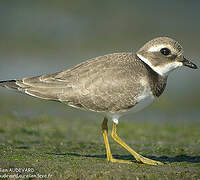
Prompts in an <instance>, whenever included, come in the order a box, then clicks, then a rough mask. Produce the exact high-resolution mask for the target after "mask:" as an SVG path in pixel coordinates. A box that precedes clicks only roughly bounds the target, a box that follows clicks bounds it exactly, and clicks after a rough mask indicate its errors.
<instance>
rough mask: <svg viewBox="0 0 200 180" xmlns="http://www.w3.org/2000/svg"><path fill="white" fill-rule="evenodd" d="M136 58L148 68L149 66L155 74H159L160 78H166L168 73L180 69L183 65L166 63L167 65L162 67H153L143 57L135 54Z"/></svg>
mask: <svg viewBox="0 0 200 180" xmlns="http://www.w3.org/2000/svg"><path fill="white" fill-rule="evenodd" d="M137 56H138V57H139V58H140V59H141V60H142V61H143V62H144V63H146V64H147V65H148V66H150V67H151V68H152V69H153V70H154V71H155V72H157V73H158V74H160V75H161V76H168V75H169V73H170V72H171V71H173V70H175V69H176V68H178V67H180V66H182V65H183V63H181V62H177V61H175V62H171V63H168V64H164V65H161V66H153V65H152V64H151V62H150V61H149V60H148V59H147V58H145V57H143V56H142V55H140V54H137Z"/></svg>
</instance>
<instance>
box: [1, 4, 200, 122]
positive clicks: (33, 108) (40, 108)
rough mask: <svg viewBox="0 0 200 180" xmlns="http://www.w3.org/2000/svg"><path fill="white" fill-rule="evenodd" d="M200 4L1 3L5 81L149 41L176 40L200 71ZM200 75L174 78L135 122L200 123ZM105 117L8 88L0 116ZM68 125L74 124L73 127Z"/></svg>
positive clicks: (186, 72) (175, 75)
mask: <svg viewBox="0 0 200 180" xmlns="http://www.w3.org/2000/svg"><path fill="white" fill-rule="evenodd" d="M199 19H200V1H181V0H177V1H172V0H168V1H159V0H154V1H141V0H138V1H135V0H124V1H119V0H109V1H108V0H101V1H94V0H93V1H92V0H84V1H81V0H77V1H72V0H67V1H53V0H48V1H45V0H43V1H37V0H34V1H25V0H21V1H10V0H3V1H0V25H1V26H0V80H6V79H16V78H22V77H24V76H25V77H26V76H27V77H28V76H36V75H40V74H47V73H52V72H57V71H61V70H64V69H67V68H70V67H72V66H74V65H76V64H78V63H80V62H82V61H84V60H87V59H89V58H92V57H96V56H100V55H104V54H108V53H113V52H124V51H127V52H131V51H133V52H135V51H137V50H138V49H139V48H140V47H141V46H142V45H143V44H144V43H145V42H147V41H149V40H151V39H152V38H155V37H158V36H169V37H172V38H174V39H176V40H178V41H179V42H180V43H181V45H182V46H183V47H184V52H185V57H187V58H188V59H191V60H193V62H194V63H196V64H197V65H200V50H199V49H200V48H199V47H200V46H199V43H200V20H199ZM199 82H200V70H192V69H189V68H187V67H183V68H181V69H179V70H177V71H175V72H173V73H172V74H171V75H170V77H169V80H168V85H167V89H166V90H165V92H164V94H163V95H162V96H161V98H160V99H159V100H158V101H157V102H155V103H154V104H153V105H152V106H151V107H150V108H147V109H146V110H145V111H143V112H140V113H137V114H134V115H133V114H132V115H128V116H126V117H123V119H126V120H129V121H131V120H135V121H149V120H152V121H158V122H160V121H172V122H173V121H174V122H180V123H184V122H191V121H196V122H198V121H199V117H200V83H199ZM4 115H14V116H17V117H27V118H35V117H40V116H45V115H47V116H53V117H54V116H55V117H62V118H66V121H70V120H72V119H73V120H76V119H79V120H81V119H89V120H93V119H102V117H101V115H96V114H94V113H87V112H84V111H79V110H74V109H72V108H70V107H68V106H66V105H64V104H61V103H56V102H49V101H44V100H40V99H36V98H32V97H28V96H25V95H21V94H18V93H15V92H11V91H7V90H6V89H3V88H0V116H4ZM66 124H67V123H66Z"/></svg>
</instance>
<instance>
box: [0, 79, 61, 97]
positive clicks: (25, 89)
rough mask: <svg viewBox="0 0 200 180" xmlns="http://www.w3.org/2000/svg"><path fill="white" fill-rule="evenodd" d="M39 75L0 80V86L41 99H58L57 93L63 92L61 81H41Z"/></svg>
mask: <svg viewBox="0 0 200 180" xmlns="http://www.w3.org/2000/svg"><path fill="white" fill-rule="evenodd" d="M41 77H42V76H41ZM41 77H32V78H23V79H18V80H7V81H0V86H2V87H5V88H7V89H10V90H15V91H18V92H21V93H25V94H28V95H30V96H34V97H37V98H41V99H49V100H58V96H57V95H59V94H60V93H62V92H63V85H62V83H60V82H58V83H57V84H56V82H55V83H54V82H48V81H42V80H41ZM55 84H56V85H57V86H55Z"/></svg>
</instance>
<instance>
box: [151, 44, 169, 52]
mask: <svg viewBox="0 0 200 180" xmlns="http://www.w3.org/2000/svg"><path fill="white" fill-rule="evenodd" d="M162 48H166V45H159V46H152V47H150V48H149V49H148V51H149V52H158V51H160V50H161V49H162Z"/></svg>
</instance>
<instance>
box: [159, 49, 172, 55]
mask: <svg viewBox="0 0 200 180" xmlns="http://www.w3.org/2000/svg"><path fill="white" fill-rule="evenodd" d="M160 52H161V53H162V54H163V55H165V56H167V55H169V54H170V53H171V51H170V50H169V49H168V48H162V49H161V50H160Z"/></svg>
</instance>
